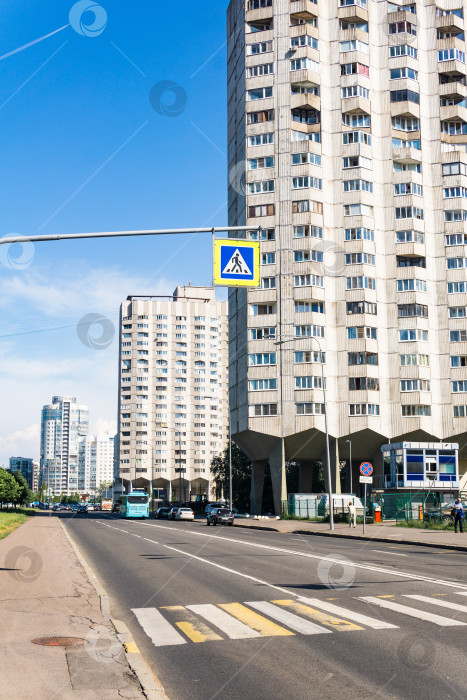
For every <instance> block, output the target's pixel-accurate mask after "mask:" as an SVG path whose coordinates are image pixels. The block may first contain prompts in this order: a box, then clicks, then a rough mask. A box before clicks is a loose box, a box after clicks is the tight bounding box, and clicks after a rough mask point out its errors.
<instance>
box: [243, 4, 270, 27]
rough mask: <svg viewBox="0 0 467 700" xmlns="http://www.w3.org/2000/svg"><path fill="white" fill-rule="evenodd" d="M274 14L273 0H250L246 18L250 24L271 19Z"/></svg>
mask: <svg viewBox="0 0 467 700" xmlns="http://www.w3.org/2000/svg"><path fill="white" fill-rule="evenodd" d="M272 16H273V8H272V0H248V2H247V5H246V12H245V19H246V22H247V23H248V24H252V23H256V22H260V23H261V22H262V21H264V20H270V19H271V18H272Z"/></svg>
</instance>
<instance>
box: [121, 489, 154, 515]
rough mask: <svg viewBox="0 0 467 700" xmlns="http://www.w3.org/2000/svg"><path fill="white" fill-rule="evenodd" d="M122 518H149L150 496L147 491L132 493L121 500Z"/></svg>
mask: <svg viewBox="0 0 467 700" xmlns="http://www.w3.org/2000/svg"><path fill="white" fill-rule="evenodd" d="M120 517H121V518H143V520H144V518H149V494H147V493H146V491H132V492H131V493H129V494H128V495H126V496H122V497H121V498H120Z"/></svg>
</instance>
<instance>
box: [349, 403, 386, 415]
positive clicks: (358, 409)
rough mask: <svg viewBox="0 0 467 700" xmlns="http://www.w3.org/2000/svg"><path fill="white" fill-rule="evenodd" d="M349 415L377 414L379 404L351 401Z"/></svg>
mask: <svg viewBox="0 0 467 700" xmlns="http://www.w3.org/2000/svg"><path fill="white" fill-rule="evenodd" d="M349 416H379V406H378V404H375V403H351V404H349Z"/></svg>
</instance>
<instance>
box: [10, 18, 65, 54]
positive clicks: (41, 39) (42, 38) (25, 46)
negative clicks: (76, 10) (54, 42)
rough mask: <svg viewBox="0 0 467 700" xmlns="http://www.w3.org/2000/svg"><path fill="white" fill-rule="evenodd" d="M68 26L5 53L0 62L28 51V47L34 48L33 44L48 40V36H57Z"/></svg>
mask: <svg viewBox="0 0 467 700" xmlns="http://www.w3.org/2000/svg"><path fill="white" fill-rule="evenodd" d="M69 26H70V25H69V24H65V25H64V26H63V27H60V29H55V31H53V32H50V34H46V35H45V36H41V37H40V38H39V39H34V41H30V42H29V44H24V46H20V47H19V48H18V49H14V51H9V52H8V53H5V54H4V55H3V56H0V61H3V59H4V58H8V57H9V56H13V55H14V54H15V53H19V52H20V51H23V50H24V49H28V48H29V47H30V46H34V44H38V43H39V42H40V41H44V39H48V38H49V36H53V35H54V34H58V32H61V31H62V29H66V28H67V27H69Z"/></svg>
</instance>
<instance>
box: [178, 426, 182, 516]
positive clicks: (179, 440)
mask: <svg viewBox="0 0 467 700" xmlns="http://www.w3.org/2000/svg"><path fill="white" fill-rule="evenodd" d="M181 447H182V441H181V438H180V431H178V468H179V470H180V508H181V507H182V455H181Z"/></svg>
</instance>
